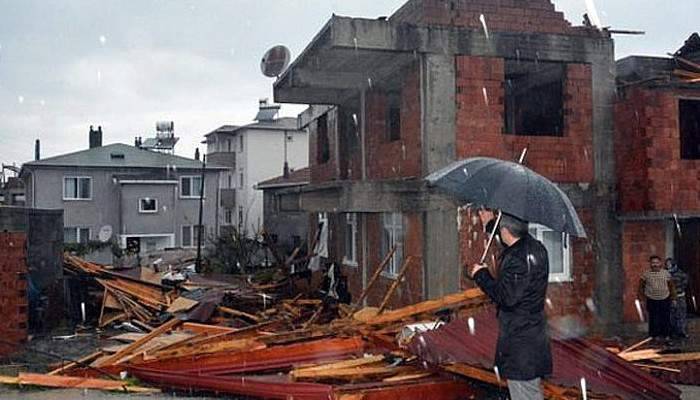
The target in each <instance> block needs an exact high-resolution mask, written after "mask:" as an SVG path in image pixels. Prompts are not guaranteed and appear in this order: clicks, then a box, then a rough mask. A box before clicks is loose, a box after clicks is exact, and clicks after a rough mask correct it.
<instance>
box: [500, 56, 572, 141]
mask: <svg viewBox="0 0 700 400" xmlns="http://www.w3.org/2000/svg"><path fill="white" fill-rule="evenodd" d="M565 67H566V65H565V64H562V63H553V62H542V61H520V60H506V61H505V84H504V86H505V114H504V118H505V132H506V133H508V134H513V135H523V136H564V78H565V75H566V72H565Z"/></svg>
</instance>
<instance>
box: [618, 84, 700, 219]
mask: <svg viewBox="0 0 700 400" xmlns="http://www.w3.org/2000/svg"><path fill="white" fill-rule="evenodd" d="M620 94H621V96H620V99H619V101H618V103H617V104H616V107H615V121H616V127H615V148H616V158H617V163H616V167H617V178H618V186H619V187H618V191H619V210H620V211H621V212H622V213H639V212H643V211H660V212H666V213H670V212H674V213H684V212H686V213H692V212H697V211H700V190H698V189H700V160H683V159H681V150H680V131H679V119H678V98H679V97H681V96H687V97H694V98H700V90H693V91H689V90H686V91H679V90H676V91H674V90H671V89H649V88H644V87H632V88H628V89H626V90H625V89H622V91H621V93H620Z"/></svg>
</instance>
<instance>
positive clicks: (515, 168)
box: [426, 151, 586, 400]
mask: <svg viewBox="0 0 700 400" xmlns="http://www.w3.org/2000/svg"><path fill="white" fill-rule="evenodd" d="M525 154H526V151H523V153H522V155H521V156H520V160H519V162H517V163H514V162H511V161H504V160H498V159H495V158H489V157H473V158H468V159H464V160H460V161H455V162H454V163H452V164H450V165H448V166H446V167H445V168H443V169H441V170H439V171H435V172H433V173H432V174H430V175H428V176H427V177H426V181H427V182H428V184H429V185H430V186H431V187H434V188H436V189H438V190H440V191H442V192H444V193H445V194H448V195H450V196H451V197H452V198H453V200H456V201H457V202H458V203H459V204H468V205H470V206H472V207H483V208H486V209H491V210H500V211H499V212H498V215H497V217H496V218H494V217H495V216H494V213H493V212H492V211H487V210H483V209H482V211H480V212H479V216H480V218H481V221H482V223H483V224H484V225H487V224H488V223H489V222H491V223H492V224H493V227H492V228H491V229H488V230H489V233H490V234H491V237H490V239H489V242H488V243H489V245H490V244H491V242H492V241H493V237H494V236H495V234H496V233H498V234H499V236H500V241H501V242H502V243H503V244H504V245H505V247H506V248H505V249H504V250H503V251H502V253H501V256H500V259H499V266H498V267H499V268H498V270H497V272H494V273H493V275H492V274H491V272H489V269H488V268H487V267H486V266H485V265H483V264H484V260H485V259H486V255H487V252H488V247H489V246H488V245H487V246H486V247H487V248H486V249H485V251H484V253H483V254H482V256H481V261H480V262H479V264H477V265H474V266H473V267H472V268H471V270H470V271H469V275H470V276H472V277H473V278H474V280H475V281H476V284H477V285H478V286H479V287H480V288H481V289H482V290H483V291H484V292H486V294H487V295H488V296H489V297H490V298H491V299H492V300H493V302H494V303H496V306H497V307H498V321H499V336H498V342H497V344H496V361H495V364H496V367H498V371H499V373H500V374H501V376H503V377H505V378H507V379H508V388H509V390H510V395H511V399H514V400H535V399H538V400H539V399H542V398H543V393H542V388H541V387H540V380H541V379H542V378H543V377H545V376H547V375H549V374H551V372H552V354H551V351H550V345H549V333H548V330H547V319H546V316H545V313H544V304H545V301H546V294H547V283H548V281H549V257H548V254H547V250H546V249H545V247H544V245H543V244H542V243H540V242H538V241H537V240H535V238H533V237H532V236H530V234H529V232H528V225H527V224H528V223H527V222H526V221H530V222H535V223H538V224H541V225H544V226H546V227H548V228H550V229H552V230H554V231H556V232H562V233H566V234H569V235H573V236H577V237H586V232H585V230H584V228H583V224H582V223H581V220H580V219H579V217H578V214H577V213H576V209H575V208H574V205H573V204H572V203H571V200H570V199H569V198H568V196H567V195H566V194H565V193H564V192H563V191H562V190H561V189H560V188H559V187H558V186H557V185H556V184H555V183H553V182H552V181H550V180H549V179H547V178H545V177H544V176H542V175H540V174H538V173H536V172H535V171H533V170H531V169H529V168H527V167H525V166H524V165H522V163H523V161H524V158H525Z"/></svg>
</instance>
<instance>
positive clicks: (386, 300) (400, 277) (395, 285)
mask: <svg viewBox="0 0 700 400" xmlns="http://www.w3.org/2000/svg"><path fill="white" fill-rule="evenodd" d="M415 259H416V257H413V256H409V257H408V258H406V261H404V263H403V265H402V266H401V269H400V270H399V274H398V275H397V276H396V279H395V280H394V281H393V282H392V283H391V286H390V287H389V290H387V292H386V294H385V295H384V299H383V300H382V304H380V305H379V310H378V311H377V314H381V313H382V312H384V309H386V306H387V305H389V300H391V296H392V295H393V294H394V292H395V291H396V288H398V287H399V285H400V284H401V281H402V280H403V277H404V275H406V272H407V271H408V267H409V266H410V265H411V264H413V260H415Z"/></svg>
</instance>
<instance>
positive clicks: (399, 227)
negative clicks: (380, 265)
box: [381, 212, 406, 279]
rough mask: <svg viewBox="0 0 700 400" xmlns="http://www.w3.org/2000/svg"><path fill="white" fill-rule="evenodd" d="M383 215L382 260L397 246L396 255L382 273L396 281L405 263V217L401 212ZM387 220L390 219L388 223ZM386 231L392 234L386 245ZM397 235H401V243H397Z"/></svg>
mask: <svg viewBox="0 0 700 400" xmlns="http://www.w3.org/2000/svg"><path fill="white" fill-rule="evenodd" d="M381 215H382V217H381V218H382V221H381V229H382V232H381V238H382V239H381V240H382V243H381V249H382V258H384V257H386V255H387V254H388V252H389V251H391V248H392V247H393V246H394V245H396V252H394V255H393V256H392V257H391V261H389V262H388V263H387V265H386V267H385V268H384V271H382V275H383V276H385V277H388V278H392V279H395V278H397V277H398V274H399V270H400V269H401V265H402V264H403V262H404V241H405V238H406V236H405V234H406V232H405V230H406V227H405V224H404V215H403V213H400V212H385V213H382V214H381ZM387 218H390V221H387ZM385 230H389V232H390V242H389V243H384V231H385ZM397 233H400V234H401V236H400V238H401V240H400V241H397ZM384 245H386V248H384Z"/></svg>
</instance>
